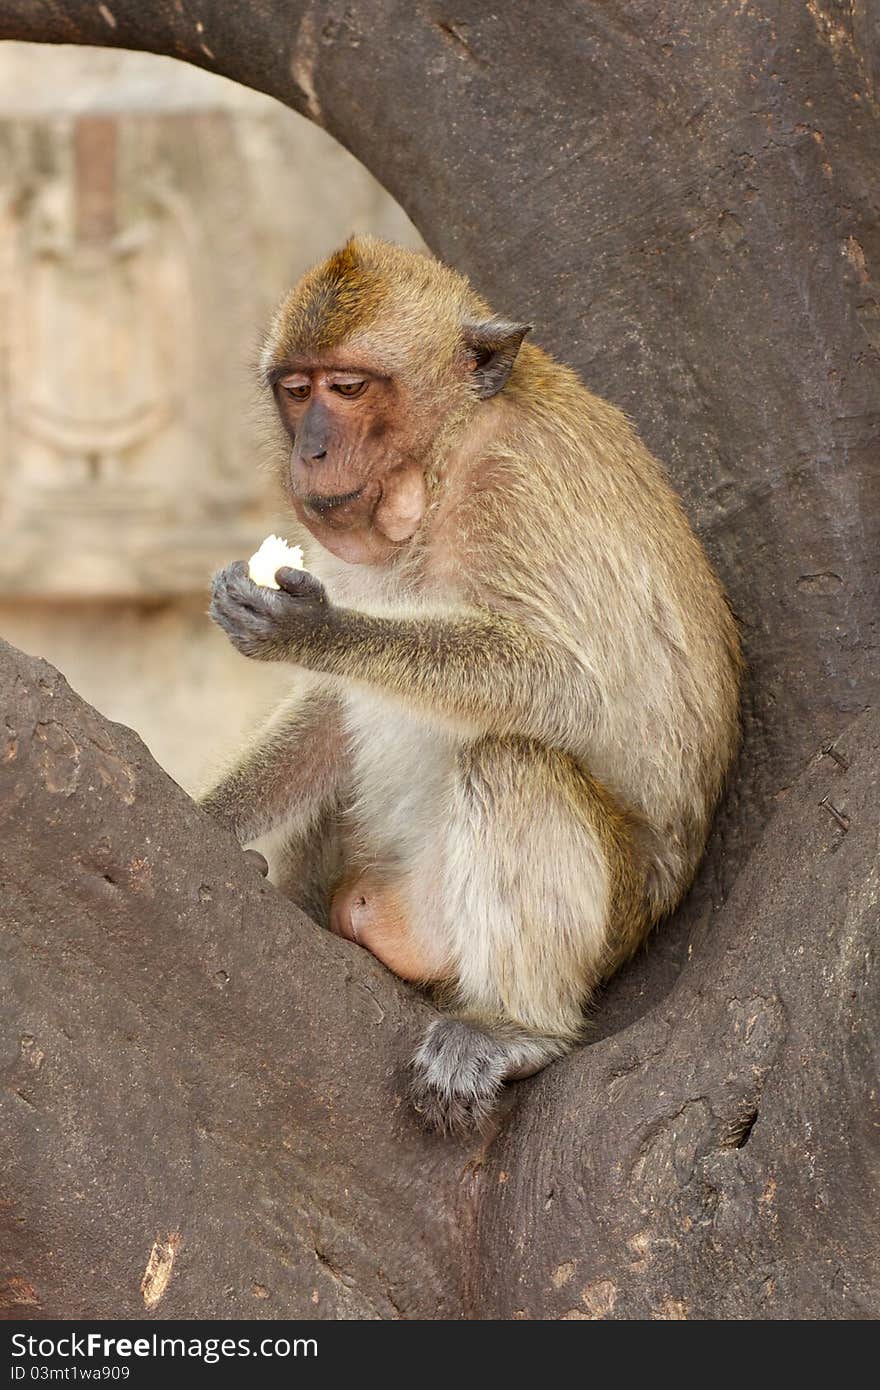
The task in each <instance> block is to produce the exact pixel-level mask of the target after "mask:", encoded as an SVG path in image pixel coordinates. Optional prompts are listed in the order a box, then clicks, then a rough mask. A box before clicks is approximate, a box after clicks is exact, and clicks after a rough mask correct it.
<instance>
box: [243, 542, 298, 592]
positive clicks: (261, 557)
mask: <svg viewBox="0 0 880 1390" xmlns="http://www.w3.org/2000/svg"><path fill="white" fill-rule="evenodd" d="M285 565H287V566H289V567H290V569H294V570H301V569H302V568H303V553H302V546H301V545H288V544H287V541H286V540H283V539H282V537H281V536H267V537H266V539H265V540H264V541H263V544H262V545H261V546H260V548H259V550H257V551H256V552H255V553H254V554H253V555H252V556H251V558H250V559H249V560H248V574H249V575H250V577H251V579H252V580H253V581H254V583H255V584H259V585H260V586H261V587H262V588H263V589H277V588H278V585H277V584H276V583H275V574H276V572H277V571H278V570H280V569H283V568H284V566H285Z"/></svg>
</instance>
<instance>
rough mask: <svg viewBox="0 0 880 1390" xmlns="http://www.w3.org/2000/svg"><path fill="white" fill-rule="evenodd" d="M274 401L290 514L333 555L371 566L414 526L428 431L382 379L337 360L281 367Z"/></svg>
mask: <svg viewBox="0 0 880 1390" xmlns="http://www.w3.org/2000/svg"><path fill="white" fill-rule="evenodd" d="M274 391H275V400H276V403H277V406H278V411H279V414H280V416H281V421H282V423H283V425H284V428H285V430H286V432H287V435H288V437H289V439H290V443H291V449H290V455H289V459H288V463H287V469H286V476H285V478H284V483H285V488H286V491H287V493H288V496H289V497H290V500H291V502H292V504H293V507H294V510H295V511H296V514H297V516H298V517H299V519H300V521H301V522H302V523H303V525H304V526H306V527H307V528H308V530H309V531H311V533H312V535H313V536H315V537H316V539H317V540H319V541H320V542H321V544H322V545H324V546H325V547H326V548H327V549H328V550H329V551H331V552H332V553H333V554H334V555H338V556H339V557H340V558H341V559H343V560H348V561H350V562H351V563H354V564H379V563H381V562H382V561H383V560H386V559H388V557H389V556H390V555H391V554H392V553H393V552H394V550H395V549H396V548H397V547H398V546H400V545H401V544H402V543H403V542H405V541H407V540H409V539H410V537H411V536H413V535H414V533H415V532H416V531H417V529H418V527H419V524H420V523H421V520H422V516H423V514H424V510H425V504H426V490H425V450H426V442H427V440H428V439H429V438H430V435H428V436H426V435H425V431H424V425H425V419H424V414H421V415H420V417H419V418H420V425H421V429H420V430H418V431H417V430H413V429H407V427H406V424H405V421H406V419H407V418H408V417H410V418H414V416H413V413H412V412H411V411H409V410H408V409H407V408H406V405H407V403H406V399H405V392H404V391H403V390H402V388H401V387H400V386H399V385H398V384H397V383H396V382H395V381H394V379H393V378H392V377H390V376H384V375H382V374H381V373H380V372H379V371H377V370H376V369H371V368H367V367H365V366H354V365H352V364H351V363H350V362H347V361H346V360H345V358H343V357H339V358H338V359H334V358H333V357H325V358H324V359H323V360H321V361H315V360H312V361H309V360H307V359H302V360H300V361H298V362H296V363H294V364H292V365H291V364H288V365H287V367H286V368H285V370H284V371H283V373H282V374H280V375H278V377H277V379H276V381H275V384H274Z"/></svg>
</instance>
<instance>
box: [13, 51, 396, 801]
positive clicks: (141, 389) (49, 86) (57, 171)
mask: <svg viewBox="0 0 880 1390" xmlns="http://www.w3.org/2000/svg"><path fill="white" fill-rule="evenodd" d="M352 231H374V232H377V233H378V234H381V235H386V236H391V237H394V238H396V239H398V240H403V241H407V242H409V243H411V244H418V237H417V235H416V233H415V231H414V229H413V228H412V227H411V225H410V224H409V223H408V222H407V220H406V218H405V217H404V216H403V214H402V213H401V211H400V209H399V208H397V207H396V205H395V204H394V203H393V202H392V200H391V199H390V198H389V197H388V195H387V194H386V193H385V192H384V191H383V190H382V189H381V188H380V187H379V186H378V184H376V183H375V181H374V180H373V179H372V178H371V176H370V175H369V174H367V172H366V171H365V170H364V169H362V168H361V166H360V165H358V164H357V163H356V162H355V161H354V160H353V159H352V158H351V156H349V155H348V154H347V153H346V152H345V151H344V150H342V149H341V148H340V147H339V146H338V145H336V144H334V142H333V141H332V140H330V138H329V137H328V136H326V135H324V134H323V132H321V131H319V130H317V129H316V128H314V127H313V126H311V125H310V124H309V123H308V122H306V121H303V120H302V119H301V118H300V117H298V116H295V115H294V114H293V113H292V112H290V111H287V110H286V109H285V108H283V107H281V106H279V105H277V104H276V103H274V102H272V101H270V100H269V99H268V98H266V97H262V96H258V95H257V94H256V93H254V92H250V91H246V90H245V89H244V88H240V87H237V86H236V85H235V84H233V83H230V82H227V81H225V80H224V79H221V78H217V77H213V76H211V75H209V74H207V73H204V72H201V71H199V70H197V69H195V68H190V67H187V66H186V65H184V64H181V63H175V62H173V61H172V60H170V59H167V58H155V57H153V56H152V55H149V54H135V53H124V52H104V51H98V50H88V49H58V50H52V49H47V48H42V47H41V46H36V45H27V44H4V45H2V46H0V528H2V545H0V632H2V634H3V635H4V636H6V637H8V638H9V640H11V641H13V642H15V643H17V644H18V645H20V646H24V647H25V648H27V649H29V650H31V651H34V652H38V653H40V654H42V655H45V656H47V657H48V658H49V659H50V660H52V661H53V662H54V663H55V664H57V665H58V666H60V668H61V669H62V670H63V671H64V672H65V673H66V674H67V675H68V677H69V678H70V679H71V680H72V682H73V683H74V684H75V685H76V687H77V688H78V689H79V691H80V692H81V693H82V694H83V695H84V696H85V697H86V698H87V699H89V700H90V701H92V702H93V703H95V704H96V705H98V707H99V708H101V709H102V710H103V711H104V712H105V713H107V714H109V715H110V716H111V717H113V718H116V719H121V720H123V721H124V722H126V723H130V724H132V725H133V726H134V727H135V728H136V729H138V731H139V732H140V733H142V735H143V736H144V737H145V739H146V741H147V742H148V744H149V745H150V746H151V748H152V749H153V751H154V753H155V754H156V756H157V757H158V759H159V761H160V762H162V763H164V765H165V766H166V767H168V768H169V770H171V771H172V772H174V773H175V775H176V776H178V777H179V778H180V779H181V780H182V781H184V783H185V784H192V782H193V781H194V780H197V778H198V775H199V774H200V773H201V770H202V769H203V768H204V767H205V766H206V765H208V764H210V763H211V762H212V761H213V760H215V759H216V756H217V753H218V751H219V750H220V749H223V748H226V747H230V746H232V745H233V744H234V743H235V741H236V739H237V737H238V736H239V735H240V733H241V731H242V729H243V728H244V727H245V726H246V725H248V724H249V723H251V722H252V721H253V718H254V710H255V709H256V710H257V711H259V709H260V708H261V707H265V708H268V707H269V706H270V705H271V704H272V702H273V700H274V699H275V698H276V695H277V692H278V690H279V687H281V686H283V684H284V682H285V679H286V677H285V674H284V672H283V671H280V670H279V669H277V668H274V669H273V668H266V667H262V668H261V667H259V666H256V665H255V664H253V663H246V662H243V661H241V659H240V658H238V657H237V656H236V655H235V653H233V652H231V651H230V650H229V649H228V647H227V644H226V643H225V642H224V641H223V639H222V638H221V637H220V636H219V634H215V633H214V631H213V629H212V628H211V625H210V624H209V622H208V620H207V618H206V616H205V606H206V593H207V583H208V579H209V576H210V574H211V572H212V571H213V570H214V569H216V568H217V567H218V566H219V565H221V564H224V563H226V562H227V561H228V560H229V559H231V558H234V557H235V556H246V555H248V554H250V553H251V552H252V551H253V550H254V548H255V546H256V544H257V542H258V541H259V540H260V538H261V537H262V536H264V535H265V534H266V533H267V532H269V531H273V530H278V531H280V532H281V533H282V534H283V531H284V516H283V513H280V512H279V510H278V499H277V498H276V496H275V493H274V488H273V484H272V480H271V475H270V470H268V469H267V468H266V467H265V466H264V464H265V461H266V454H265V447H264V445H263V443H262V441H261V439H260V425H259V421H258V412H256V411H255V409H254V405H255V400H256V392H255V386H254V375H253V366H254V362H255V359H256V355H257V346H258V342H259V334H260V331H261V328H262V324H263V323H264V321H265V319H266V316H267V314H268V313H269V311H270V309H271V307H272V305H273V304H274V302H275V301H276V300H277V299H278V298H279V297H280V296H281V294H282V293H283V292H284V291H285V289H286V288H287V286H288V285H289V284H290V283H291V282H292V281H293V280H294V279H296V278H297V276H298V275H299V274H301V272H302V271H303V270H304V269H305V268H306V266H307V265H308V264H310V263H311V262H312V261H314V260H315V259H317V258H318V257H320V256H322V255H324V254H326V252H327V251H328V250H329V249H330V248H331V247H332V246H333V245H334V244H336V243H338V242H340V241H341V240H343V239H344V238H345V237H346V236H348V235H349V233H350V232H352ZM60 600H62V601H63V603H62V604H60V605H59V601H60Z"/></svg>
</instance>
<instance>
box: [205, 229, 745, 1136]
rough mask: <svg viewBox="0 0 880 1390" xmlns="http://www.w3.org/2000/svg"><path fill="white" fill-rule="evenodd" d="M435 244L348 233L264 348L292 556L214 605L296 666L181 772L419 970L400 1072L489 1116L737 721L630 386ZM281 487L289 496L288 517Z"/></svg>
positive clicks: (256, 646)
mask: <svg viewBox="0 0 880 1390" xmlns="http://www.w3.org/2000/svg"><path fill="white" fill-rule="evenodd" d="M530 331H531V328H530V326H529V325H527V324H524V323H519V322H515V321H512V320H509V319H507V318H504V317H503V316H500V315H498V314H496V313H495V312H494V311H493V310H492V309H491V308H490V306H489V304H488V303H487V302H486V301H485V300H484V299H483V298H482V297H481V296H480V295H479V294H478V293H477V292H476V290H475V289H474V288H473V287H472V285H471V284H470V282H469V281H468V280H467V279H466V278H465V277H464V276H463V275H461V274H459V273H458V272H457V271H455V270H453V269H452V268H450V267H448V266H446V265H444V264H442V263H441V262H440V261H439V260H437V259H435V258H434V257H433V256H431V255H430V254H428V253H423V252H416V251H410V250H405V249H403V248H401V247H398V246H394V245H391V244H388V243H385V242H383V241H380V240H377V239H374V238H369V237H363V236H358V237H355V238H352V239H351V240H349V241H348V242H347V243H346V244H345V245H344V246H343V247H342V248H341V249H339V250H338V251H336V252H335V253H334V254H333V255H331V256H330V257H329V258H328V259H327V260H326V261H324V262H322V263H321V264H320V265H318V266H316V267H315V268H313V269H312V270H311V271H309V272H308V273H307V274H306V275H305V276H304V278H303V279H302V280H301V281H300V282H299V284H298V285H296V286H295V288H294V289H293V290H291V292H290V293H289V294H288V295H287V297H286V298H285V299H284V301H283V302H282V303H281V305H280V307H279V309H278V310H277V312H276V313H275V316H274V318H273V320H272V322H271V325H270V327H269V330H268V334H267V336H266V339H265V344H264V347H263V350H262V354H261V359H260V375H261V381H262V385H263V387H264V389H265V392H266V395H267V397H268V399H269V400H270V401H271V406H272V410H271V413H272V418H273V420H274V421H275V425H274V428H275V429H276V430H277V440H278V459H279V472H280V477H281V483H282V489H283V492H284V495H285V497H286V499H287V503H288V505H289V507H290V510H291V513H292V524H294V525H295V527H296V531H295V534H294V537H293V538H294V539H295V540H296V541H298V542H299V543H301V544H303V545H304V547H305V552H306V568H305V570H302V571H300V570H294V569H287V568H282V569H280V570H279V571H278V573H277V574H276V582H277V583H278V585H279V588H278V589H277V590H274V589H269V588H261V587H258V586H257V585H256V584H254V583H253V582H252V581H251V580H250V579H249V577H248V574H247V566H246V565H245V564H244V562H241V561H237V562H235V563H233V564H231V565H228V566H227V567H226V568H225V569H223V570H221V571H220V572H219V573H218V574H217V575H216V576H215V578H214V581H213V589H212V598H211V607H210V613H211V616H212V617H213V619H214V620H215V621H216V622H217V623H218V624H219V625H220V627H221V628H222V629H223V630H224V632H225V633H226V635H227V636H228V638H229V640H230V641H231V642H232V644H233V646H234V647H235V648H236V649H237V650H238V651H239V652H241V653H242V654H243V655H245V656H246V657H249V658H251V659H253V660H260V661H276V662H279V661H280V662H286V663H289V664H290V667H291V676H292V684H291V693H290V695H289V697H288V698H287V699H286V700H285V701H284V702H283V703H282V706H281V707H280V708H279V709H278V711H277V712H276V713H275V714H274V715H273V716H272V718H271V719H270V721H269V722H268V724H267V726H266V727H265V728H264V729H263V730H262V732H261V733H260V735H259V737H258V738H256V739H255V741H254V742H253V743H251V745H250V746H249V747H248V748H247V749H246V751H245V752H244V754H243V756H242V757H241V759H240V760H239V762H238V763H237V765H234V766H233V767H232V768H231V769H230V770H229V771H227V772H226V773H224V774H223V775H222V776H220V777H219V779H218V780H217V781H216V783H215V784H214V785H213V786H212V787H210V788H209V789H208V790H207V792H206V793H205V795H204V796H203V798H202V802H201V804H202V805H203V806H204V808H205V809H206V810H208V811H209V812H211V813H212V814H214V815H216V816H218V817H219V818H221V819H222V820H224V821H225V822H226V823H227V824H228V825H229V826H231V828H232V829H233V830H234V831H235V833H236V834H237V835H238V837H239V839H240V841H241V842H242V843H243V844H244V843H247V842H248V841H250V840H253V839H254V838H256V837H258V836H260V835H262V834H263V833H264V832H266V831H268V830H270V829H273V828H279V827H280V828H281V829H282V837H281V850H280V852H279V855H278V859H277V863H275V865H274V873H275V879H276V882H277V883H278V885H279V887H280V888H281V889H282V891H285V892H288V893H289V894H290V895H291V896H292V897H294V898H295V900H296V901H298V902H299V904H300V905H301V906H302V907H303V908H304V909H305V910H306V911H307V912H308V913H309V914H310V915H311V916H313V917H314V918H315V919H316V920H317V921H318V922H319V923H321V924H322V925H324V926H326V927H328V928H329V929H330V930H331V931H333V932H335V933H336V934H337V935H339V936H341V937H343V938H346V939H348V940H349V941H353V942H355V943H357V944H359V945H360V946H362V947H364V948H365V949H367V950H368V951H370V952H372V953H373V954H374V955H375V956H376V957H377V958H378V959H379V960H380V961H382V962H383V963H384V964H385V965H386V966H387V967H388V968H389V969H390V970H391V971H393V972H395V973H396V974H397V975H399V976H400V977H401V978H402V979H404V980H408V981H411V982H413V983H414V984H416V985H417V986H419V987H421V988H424V989H426V990H429V991H433V994H434V997H435V998H436V1000H437V1001H438V1004H439V1006H440V1009H441V1010H442V1011H441V1012H439V1015H438V1018H437V1019H436V1020H435V1022H434V1023H433V1024H432V1025H431V1027H430V1029H429V1030H428V1032H427V1034H426V1035H425V1036H424V1037H423V1038H422V1040H421V1042H420V1043H419V1045H418V1047H417V1049H416V1051H415V1054H414V1056H413V1057H412V1060H411V1062H410V1091H411V1098H412V1101H413V1104H414V1105H415V1108H416V1110H417V1111H418V1112H419V1114H420V1115H421V1116H422V1118H423V1121H424V1123H425V1124H427V1125H429V1126H432V1127H433V1128H435V1129H437V1130H440V1131H441V1132H449V1131H455V1130H461V1129H467V1128H469V1127H474V1128H481V1127H484V1126H485V1125H486V1124H487V1122H488V1120H489V1118H490V1116H491V1115H492V1113H493V1111H494V1109H495V1107H496V1104H497V1101H498V1099H499V1095H500V1091H501V1088H502V1086H503V1085H504V1084H505V1083H506V1082H508V1081H511V1080H516V1079H521V1078H524V1077H527V1076H530V1075H533V1074H534V1073H536V1072H538V1071H540V1070H541V1069H542V1068H543V1067H545V1066H546V1065H547V1064H548V1063H550V1062H552V1061H553V1060H554V1059H556V1058H559V1057H561V1056H563V1055H564V1054H566V1053H567V1052H569V1051H570V1050H571V1049H572V1048H573V1047H574V1046H575V1045H577V1044H578V1043H579V1042H581V1041H582V1040H583V1039H584V1037H585V1029H586V1018H587V1009H588V1005H589V1003H590V1000H591V999H592V998H593V997H594V995H595V993H596V991H597V989H598V987H599V986H600V985H601V984H602V982H603V981H605V980H607V979H608V977H609V976H610V975H612V974H613V973H614V972H615V971H616V970H618V969H619V968H620V966H621V965H623V963H624V962H626V961H627V960H628V959H629V958H630V957H631V956H632V955H633V953H634V952H635V950H636V949H637V948H638V947H639V946H640V944H641V943H643V942H644V940H645V938H646V936H647V934H648V933H649V932H650V930H651V929H652V928H653V927H654V926H655V925H656V924H657V923H658V922H659V921H660V920H661V919H662V918H663V917H665V916H666V915H667V914H669V913H670V912H671V911H672V909H673V908H674V907H675V906H676V905H677V904H678V903H679V902H680V900H681V898H682V896H683V895H684V893H685V892H686V891H687V889H688V887H689V885H690V883H691V881H692V879H693V876H694V874H695V871H696V868H697V865H698V863H699V861H700V858H701V855H702V854H703V851H704V848H705V844H706V839H707V835H708V829H709V824H710V820H711V817H712V814H713V811H714V808H715V805H716V803H717V801H718V799H719V796H720V793H721V791H722V787H723V784H724V782H725V778H726V776H727V774H728V771H729V769H730V766H731V763H732V760H733V757H734V754H735V752H736V749H737V746H738V741H739V713H738V711H739V688H740V682H741V670H742V657H741V651H740V642H739V635H738V630H737V625H736V622H735V619H734V617H733V615H732V612H731V609H730V607H729V604H728V602H727V599H726V596H725V594H724V591H723V589H722V586H721V583H720V581H719V580H718V578H717V577H716V575H715V573H714V571H713V569H712V567H711V565H710V562H709V560H708V557H707V555H706V553H705V551H704V550H703V547H702V546H701V544H700V542H699V541H698V539H697V537H696V535H695V534H694V532H693V530H692V529H691V527H690V525H689V523H688V521H687V519H686V516H685V513H684V510H683V508H682V505H681V503H680V502H679V500H678V498H677V496H676V494H675V492H674V491H673V489H672V487H671V485H670V483H669V482H668V481H667V478H666V475H665V472H664V471H663V469H662V468H661V466H660V464H659V463H657V462H656V461H655V459H654V458H653V457H652V455H651V454H650V453H649V452H648V450H647V448H646V447H645V445H644V444H643V443H642V442H641V440H640V438H639V437H638V435H637V434H636V432H635V430H634V428H633V427H632V426H631V424H630V423H629V422H628V420H627V419H626V418H625V416H624V415H623V414H622V413H621V411H619V410H618V409H617V408H615V407H614V406H612V405H610V404H608V403H607V402H605V401H604V400H601V399H600V398H598V397H597V396H595V395H593V394H591V393H590V392H589V391H588V390H587V388H586V387H585V386H584V384H583V383H582V382H581V380H580V379H579V377H578V376H577V375H576V373H575V372H574V371H573V370H572V369H571V368H569V367H567V366H564V365H562V364H561V363H559V362H558V361H556V360H555V359H554V358H553V357H551V355H550V354H549V353H547V352H545V351H544V350H543V349H542V348H540V347H539V346H537V345H536V344H535V343H533V342H531V341H526V337H527V334H528V333H529V332H530ZM293 518H295V523H294V522H293Z"/></svg>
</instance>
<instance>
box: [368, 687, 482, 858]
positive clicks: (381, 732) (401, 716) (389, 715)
mask: <svg viewBox="0 0 880 1390" xmlns="http://www.w3.org/2000/svg"><path fill="white" fill-rule="evenodd" d="M346 718H347V724H348V731H349V735H350V739H351V749H352V801H351V805H350V809H349V818H350V823H351V825H352V828H353V830H354V832H355V838H356V841H357V843H358V844H359V845H360V846H362V847H363V849H364V850H365V851H366V852H367V854H368V855H369V856H371V857H374V858H375V859H376V860H378V861H382V862H386V863H389V864H393V863H399V864H405V863H407V862H412V860H413V859H414V858H417V857H420V856H421V855H422V854H423V853H424V852H425V851H426V850H427V851H430V848H431V846H432V845H433V846H436V845H437V843H438V840H439V839H440V838H441V837H442V832H443V826H444V823H445V821H446V817H447V814H448V806H449V802H450V798H451V795H452V787H453V779H454V773H455V748H456V740H455V737H454V735H453V733H452V732H451V731H446V730H444V729H443V728H441V727H438V726H436V725H431V724H429V723H428V722H427V721H426V720H424V721H423V720H421V719H419V718H418V717H417V716H414V715H411V714H409V713H408V712H407V711H406V710H402V709H401V706H400V704H399V703H397V702H396V701H394V700H390V699H385V698H383V697H382V696H380V695H375V694H372V693H370V694H365V693H361V692H357V693H355V692H352V693H351V694H349V695H348V696H347V698H346Z"/></svg>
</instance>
